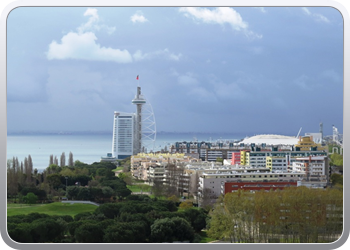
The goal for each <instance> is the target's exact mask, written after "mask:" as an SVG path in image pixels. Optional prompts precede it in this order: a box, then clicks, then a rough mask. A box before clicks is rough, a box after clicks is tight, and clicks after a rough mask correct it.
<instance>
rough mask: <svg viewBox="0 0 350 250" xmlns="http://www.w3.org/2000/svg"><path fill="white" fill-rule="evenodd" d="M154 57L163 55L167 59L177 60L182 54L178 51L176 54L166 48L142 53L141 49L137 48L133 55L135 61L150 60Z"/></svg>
mask: <svg viewBox="0 0 350 250" xmlns="http://www.w3.org/2000/svg"><path fill="white" fill-rule="evenodd" d="M155 57H164V58H166V59H168V60H172V61H179V60H180V58H181V57H182V54H181V53H180V54H177V55H176V54H174V53H171V52H170V51H169V50H168V49H164V50H157V51H154V52H148V53H142V51H141V50H137V51H136V52H135V53H134V55H133V58H134V59H135V61H142V60H150V59H153V58H155Z"/></svg>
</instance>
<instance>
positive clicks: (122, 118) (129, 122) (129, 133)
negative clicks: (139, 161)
mask: <svg viewBox="0 0 350 250" xmlns="http://www.w3.org/2000/svg"><path fill="white" fill-rule="evenodd" d="M134 126H135V114H132V113H122V112H114V122H113V139H112V156H113V157H115V158H116V159H125V158H127V157H130V156H131V155H133V152H134Z"/></svg>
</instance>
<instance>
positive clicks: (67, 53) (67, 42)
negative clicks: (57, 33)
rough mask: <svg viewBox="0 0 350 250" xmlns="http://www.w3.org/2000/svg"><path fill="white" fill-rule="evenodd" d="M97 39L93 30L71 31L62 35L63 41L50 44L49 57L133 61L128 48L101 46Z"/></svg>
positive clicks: (120, 61)
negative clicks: (78, 32) (79, 32)
mask: <svg viewBox="0 0 350 250" xmlns="http://www.w3.org/2000/svg"><path fill="white" fill-rule="evenodd" d="M96 40H97V37H96V36H95V34H94V33H92V32H86V33H82V34H77V33H74V32H70V33H68V34H67V35H65V36H63V37H62V39H61V43H57V42H56V41H53V42H52V43H51V44H50V45H49V50H48V52H47V58H48V59H49V60H52V59H61V60H62V59H82V60H97V61H114V62H118V63H129V62H132V57H131V55H130V54H129V52H128V51H127V50H119V49H113V48H106V47H101V46H100V45H99V44H97V43H96Z"/></svg>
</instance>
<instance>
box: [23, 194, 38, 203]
mask: <svg viewBox="0 0 350 250" xmlns="http://www.w3.org/2000/svg"><path fill="white" fill-rule="evenodd" d="M23 200H24V201H25V203H27V204H30V205H32V204H35V203H36V201H37V200H38V196H36V195H35V194H34V193H28V194H27V195H26V196H24V197H23Z"/></svg>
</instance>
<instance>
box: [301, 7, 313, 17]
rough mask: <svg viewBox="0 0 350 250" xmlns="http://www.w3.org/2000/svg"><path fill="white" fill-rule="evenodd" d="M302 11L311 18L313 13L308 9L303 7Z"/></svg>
mask: <svg viewBox="0 0 350 250" xmlns="http://www.w3.org/2000/svg"><path fill="white" fill-rule="evenodd" d="M301 9H302V10H303V11H304V13H305V14H306V15H309V16H310V15H311V12H310V11H309V9H308V8H306V7H302V8H301Z"/></svg>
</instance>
